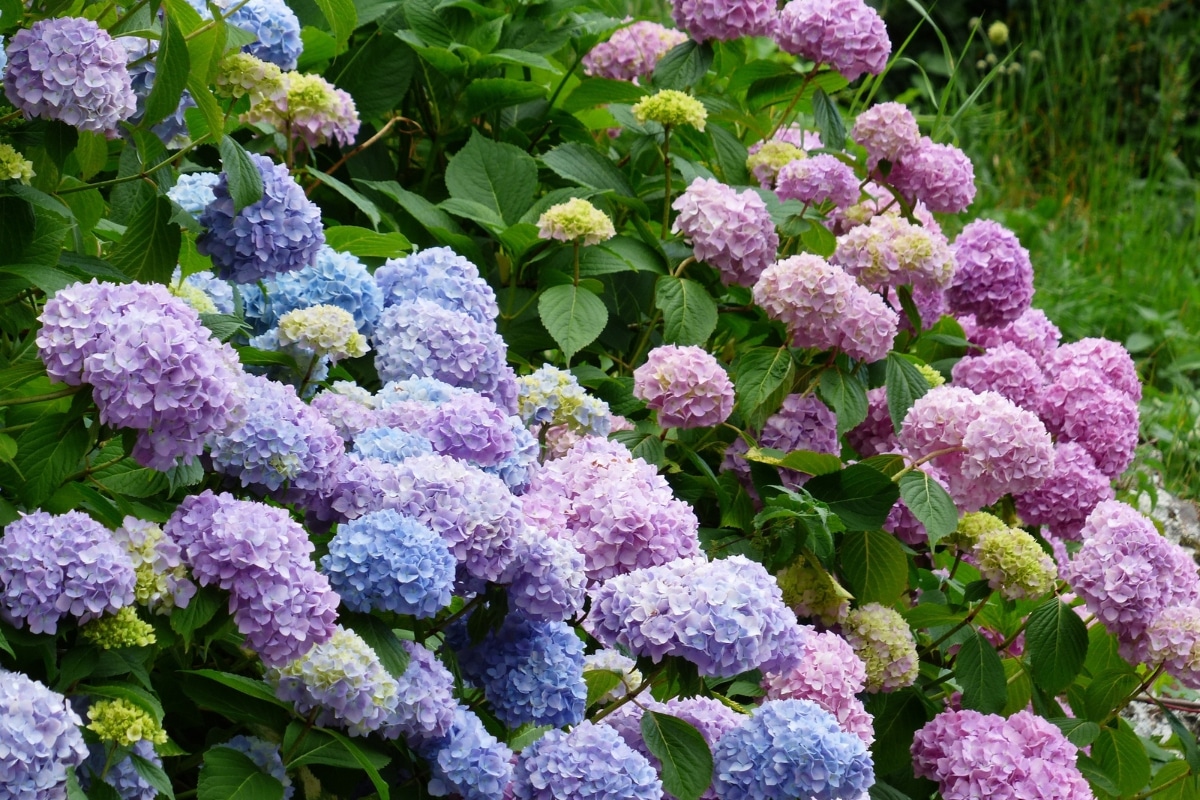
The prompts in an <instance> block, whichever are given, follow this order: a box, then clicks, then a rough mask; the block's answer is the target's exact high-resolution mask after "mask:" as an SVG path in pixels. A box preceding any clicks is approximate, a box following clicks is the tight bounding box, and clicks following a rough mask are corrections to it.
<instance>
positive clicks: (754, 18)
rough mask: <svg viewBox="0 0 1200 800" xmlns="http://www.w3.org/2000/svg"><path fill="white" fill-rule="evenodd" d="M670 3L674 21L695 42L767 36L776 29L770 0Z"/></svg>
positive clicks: (698, 0)
mask: <svg viewBox="0 0 1200 800" xmlns="http://www.w3.org/2000/svg"><path fill="white" fill-rule="evenodd" d="M672 4H673V6H674V8H673V10H672V16H673V17H674V18H675V24H676V25H678V26H679V27H680V28H682V29H683V30H685V31H687V32H688V35H689V36H691V37H692V38H693V39H695V40H696V41H698V42H703V41H707V40H708V39H716V40H717V41H721V42H728V41H732V40H734V39H740V38H742V37H743V36H770V35H771V32H772V31H773V30H775V4H774V2H772V1H771V0H672Z"/></svg>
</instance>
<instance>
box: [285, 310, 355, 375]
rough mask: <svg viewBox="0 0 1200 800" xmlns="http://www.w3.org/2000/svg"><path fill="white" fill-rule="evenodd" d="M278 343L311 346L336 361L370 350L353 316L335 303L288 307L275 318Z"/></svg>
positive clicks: (318, 356)
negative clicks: (277, 327) (277, 328)
mask: <svg viewBox="0 0 1200 800" xmlns="http://www.w3.org/2000/svg"><path fill="white" fill-rule="evenodd" d="M279 343H280V344H281V345H283V346H285V347H286V346H288V345H296V346H298V347H302V348H305V349H308V350H312V351H313V352H314V353H315V354H316V357H317V358H322V357H328V358H329V360H330V361H332V362H334V363H336V362H338V361H340V360H342V359H343V358H358V357H359V356H364V355H366V354H367V351H368V350H370V349H371V348H369V347H368V346H367V337H365V336H363V335H362V334H361V333H359V332H358V326H357V325H356V324H355V321H354V316H353V315H352V314H351V313H350V312H349V311H346V310H344V309H341V308H338V307H337V306H328V305H320V306H310V307H309V308H298V309H296V310H295V311H289V312H287V313H286V314H284V315H283V316H281V317H280V318H279Z"/></svg>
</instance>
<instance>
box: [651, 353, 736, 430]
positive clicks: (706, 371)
mask: <svg viewBox="0 0 1200 800" xmlns="http://www.w3.org/2000/svg"><path fill="white" fill-rule="evenodd" d="M633 396H634V397H636V398H638V399H640V400H645V401H646V405H647V406H649V407H650V408H652V409H654V410H655V411H657V412H658V424H659V425H660V426H662V427H664V428H703V427H707V426H710V425H720V424H721V423H722V422H724V421H725V420H726V419H728V418H729V415H730V413H732V412H733V383H731V382H730V380H729V376H728V375H727V374H725V370H724V368H723V367H722V366H721V365H720V364H719V363H718V362H717V360H716V359H715V358H713V357H712V355H711V354H710V353H708V352H707V351H705V350H704V349H702V348H699V347H695V346H689V347H677V346H676V345H663V346H661V347H656V348H655V349H653V350H651V351H650V354H649V355H648V356H646V362H645V363H644V364H642V365H641V366H640V367H638V368H637V369H636V370H634V372H633Z"/></svg>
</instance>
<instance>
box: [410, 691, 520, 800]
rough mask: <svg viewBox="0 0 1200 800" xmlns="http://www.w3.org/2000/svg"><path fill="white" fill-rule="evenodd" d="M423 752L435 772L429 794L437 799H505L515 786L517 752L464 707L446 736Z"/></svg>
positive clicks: (435, 741) (438, 739) (425, 748)
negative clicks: (511, 787) (457, 796)
mask: <svg viewBox="0 0 1200 800" xmlns="http://www.w3.org/2000/svg"><path fill="white" fill-rule="evenodd" d="M421 753H422V755H423V756H424V757H425V759H426V760H427V761H428V762H429V767H430V770H431V771H432V772H433V777H432V778H431V779H430V781H429V793H430V794H431V795H433V796H434V797H443V796H445V795H461V796H462V797H463V800H502V798H503V797H504V792H505V789H506V788H507V787H508V786H509V784H511V783H512V779H513V765H512V762H513V752H512V751H511V750H509V749H508V748H507V747H506V746H505V745H504V744H503V743H501V742H499V741H497V739H496V737H495V736H492V735H491V734H490V733H488V732H487V731H486V730H485V729H484V727H483V723H482V722H480V721H479V717H477V716H475V714H473V713H471V712H470V711H469V710H467V709H466V708H465V707H463V706H461V705H460V706H459V707H458V708H457V709H455V711H454V718H453V720H452V722H451V724H450V727H449V729H448V730H447V732H446V734H445V735H444V736H441V737H438V738H436V739H430V740H428V742H427V743H426V744H425V746H424V747H423V748H422V749H421Z"/></svg>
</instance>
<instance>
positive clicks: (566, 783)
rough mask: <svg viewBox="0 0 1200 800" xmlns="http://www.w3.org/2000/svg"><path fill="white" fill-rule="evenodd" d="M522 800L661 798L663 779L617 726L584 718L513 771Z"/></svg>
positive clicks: (542, 742) (531, 750)
mask: <svg viewBox="0 0 1200 800" xmlns="http://www.w3.org/2000/svg"><path fill="white" fill-rule="evenodd" d="M512 792H513V796H514V797H515V798H517V800H557V798H562V797H570V798H572V800H660V798H661V797H662V796H663V788H662V782H661V781H659V779H658V774H657V773H656V772H655V771H654V768H653V767H652V766H650V762H648V761H647V760H646V757H645V756H643V755H642V754H641V753H639V752H637V751H636V750H634V749H633V748H631V747H630V746H629V745H628V744H626V743H625V742H624V741H623V740H622V739H621V737H620V735H619V734H618V733H617V731H616V730H615V729H614V728H611V727H609V726H608V725H594V724H592V723H591V722H584V723H583V724H582V725H577V726H576V727H574V728H572V729H571V732H570V733H565V732H563V731H550V732H548V733H547V734H546V735H545V736H543V737H542V738H540V739H538V740H537V741H536V742H534V743H533V744H531V745H530V746H529V747H527V748H525V750H524V752H522V753H521V759H520V761H518V762H517V768H516V771H515V773H514V775H513V785H512Z"/></svg>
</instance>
